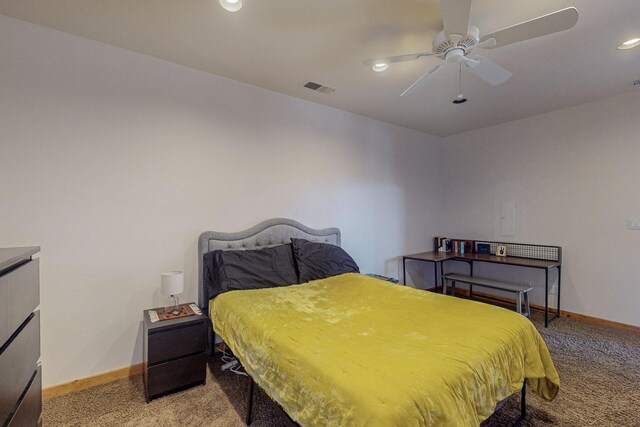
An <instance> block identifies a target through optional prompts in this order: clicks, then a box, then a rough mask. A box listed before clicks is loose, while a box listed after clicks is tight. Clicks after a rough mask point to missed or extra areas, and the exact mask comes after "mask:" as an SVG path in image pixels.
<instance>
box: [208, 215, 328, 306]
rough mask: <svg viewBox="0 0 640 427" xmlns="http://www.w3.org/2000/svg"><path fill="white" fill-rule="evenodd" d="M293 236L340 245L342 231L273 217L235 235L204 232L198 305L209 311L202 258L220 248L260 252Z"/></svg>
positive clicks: (285, 241) (288, 241) (286, 241)
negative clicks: (314, 227) (317, 228)
mask: <svg viewBox="0 0 640 427" xmlns="http://www.w3.org/2000/svg"><path fill="white" fill-rule="evenodd" d="M292 237H295V238H300V239H307V240H311V241H314V242H323V243H331V244H332V245H337V246H340V230H339V229H337V228H335V227H332V228H323V229H320V230H316V229H313V228H310V227H307V226H306V225H303V224H300V223H299V222H297V221H294V220H292V219H287V218H274V219H269V220H267V221H264V222H261V223H260V224H258V225H256V226H253V227H251V228H249V229H247V230H244V231H239V232H236V233H223V232H219V231H205V232H204V233H202V234H201V235H200V238H199V239H198V305H199V306H200V308H202V310H203V311H204V312H205V313H208V312H209V295H208V292H207V287H206V286H204V283H203V282H204V281H203V273H202V270H203V265H202V257H203V256H204V254H206V253H207V252H211V251H215V250H217V249H222V250H226V249H235V250H242V249H260V248H266V247H269V246H276V245H282V244H284V243H290V240H289V239H291V238H292Z"/></svg>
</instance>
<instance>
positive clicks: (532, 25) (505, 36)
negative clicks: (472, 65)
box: [480, 7, 579, 49]
mask: <svg viewBox="0 0 640 427" xmlns="http://www.w3.org/2000/svg"><path fill="white" fill-rule="evenodd" d="M578 16H579V13H578V9H576V8H575V7H568V8H566V9H562V10H558V11H557V12H553V13H550V14H548V15H543V16H540V17H538V18H535V19H532V20H530V21H526V22H522V23H520V24H516V25H512V26H511V27H507V28H503V29H501V30H498V31H496V32H494V33H491V34H487V35H485V36H483V37H482V38H481V39H480V43H483V42H485V41H487V40H490V39H494V40H495V44H493V43H489V44H486V45H485V46H483V47H485V48H487V49H492V48H495V47H500V46H506V45H508V44H511V43H516V42H520V41H523V40H529V39H533V38H536V37H540V36H545V35H547V34H553V33H557V32H559V31H564V30H568V29H570V28H573V27H574V26H575V25H576V23H577V22H578Z"/></svg>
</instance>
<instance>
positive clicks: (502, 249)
mask: <svg viewBox="0 0 640 427" xmlns="http://www.w3.org/2000/svg"><path fill="white" fill-rule="evenodd" d="M496 256H507V245H496Z"/></svg>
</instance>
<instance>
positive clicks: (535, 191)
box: [442, 92, 640, 325]
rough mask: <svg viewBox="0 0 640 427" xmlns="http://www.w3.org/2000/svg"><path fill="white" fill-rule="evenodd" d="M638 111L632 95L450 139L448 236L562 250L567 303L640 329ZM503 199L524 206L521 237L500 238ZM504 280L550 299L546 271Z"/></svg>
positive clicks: (637, 97)
mask: <svg viewBox="0 0 640 427" xmlns="http://www.w3.org/2000/svg"><path fill="white" fill-rule="evenodd" d="M638 111H640V93H638V92H633V93H630V94H628V95H624V96H619V97H616V98H611V99H608V100H604V101H599V102H595V103H592V104H586V105H582V106H578V107H575V108H571V109H566V110H560V111H556V112H553V113H549V114H544V115H540V116H536V117H531V118H528V119H524V120H519V121H516V122H511V123H507V124H504V125H500V126H494V127H490V128H486V129H482V130H478V131H473V132H469V133H465V134H462V135H458V136H453V137H449V138H447V139H446V140H445V143H444V144H443V145H444V146H445V158H446V160H445V163H444V165H445V170H444V172H443V173H444V176H445V178H446V180H445V183H446V185H445V190H446V197H445V204H444V208H445V211H446V216H445V218H446V220H445V222H444V223H443V227H442V228H443V234H445V235H451V236H462V237H470V238H478V239H490V240H499V241H502V240H504V241H520V242H531V243H542V244H555V245H560V246H562V247H563V255H564V259H563V261H564V262H563V272H562V293H561V296H562V299H561V307H562V308H563V309H565V310H568V311H572V312H577V313H583V314H587V315H590V316H595V317H600V318H604V319H609V320H613V321H618V322H623V323H627V324H633V325H640V310H638V307H637V305H638V302H639V301H640V262H639V260H640V231H630V230H628V229H627V223H626V221H627V219H632V218H636V219H638V218H640V197H639V193H638V184H639V183H640V168H639V166H638V164H639V163H638V160H639V159H640V143H639V142H640V141H639V140H638V135H640V122H639V121H638ZM502 200H515V201H516V206H517V215H516V236H514V237H504V236H501V235H500V229H499V221H498V214H499V206H500V201H502ZM478 274H486V275H491V274H496V271H495V270H493V269H491V268H485V269H484V271H480V272H478ZM500 274H504V271H502V272H501V273H500ZM506 274H507V276H509V275H511V276H513V278H514V279H517V280H520V281H526V280H531V281H533V282H534V285H535V299H536V302H538V303H540V302H542V301H543V295H544V292H543V291H542V290H543V289H544V282H543V277H544V276H543V273H540V272H537V273H531V274H529V275H527V276H525V277H522V276H521V275H519V274H518V273H517V272H516V271H514V270H511V271H507V272H506ZM541 286H542V288H541ZM554 298H555V297H554Z"/></svg>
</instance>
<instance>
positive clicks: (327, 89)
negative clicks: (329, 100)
mask: <svg viewBox="0 0 640 427" xmlns="http://www.w3.org/2000/svg"><path fill="white" fill-rule="evenodd" d="M302 87H306V88H307V89H311V90H315V91H316V92H322V93H332V92H335V91H336V90H335V89H334V88H332V87H329V86H325V85H321V84H320V83H315V82H306V83H305V84H303V85H302Z"/></svg>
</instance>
